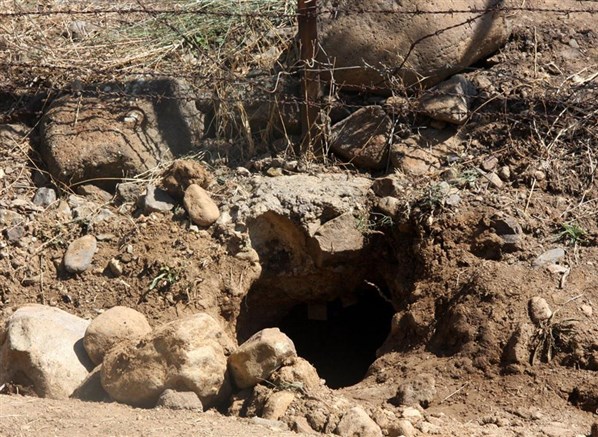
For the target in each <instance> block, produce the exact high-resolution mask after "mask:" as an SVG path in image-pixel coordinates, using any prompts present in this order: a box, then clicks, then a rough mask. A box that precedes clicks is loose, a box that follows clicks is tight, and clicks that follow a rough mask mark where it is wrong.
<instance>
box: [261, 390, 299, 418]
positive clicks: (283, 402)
mask: <svg viewBox="0 0 598 437" xmlns="http://www.w3.org/2000/svg"><path fill="white" fill-rule="evenodd" d="M294 400H295V394H294V393H292V392H290V391H278V392H276V393H272V394H271V395H270V397H269V398H268V400H267V401H266V403H265V404H264V408H263V411H262V417H263V418H265V419H271V420H278V419H280V418H281V417H282V416H284V415H285V413H286V412H287V410H288V409H289V406H290V405H291V404H292V403H293V401H294Z"/></svg>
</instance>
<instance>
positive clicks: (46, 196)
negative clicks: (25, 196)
mask: <svg viewBox="0 0 598 437" xmlns="http://www.w3.org/2000/svg"><path fill="white" fill-rule="evenodd" d="M54 202H56V191H54V190H53V189H52V188H46V187H41V188H38V189H37V191H36V192H35V196H33V204H34V205H37V206H43V207H44V208H45V207H47V206H49V205H50V204H52V203H54Z"/></svg>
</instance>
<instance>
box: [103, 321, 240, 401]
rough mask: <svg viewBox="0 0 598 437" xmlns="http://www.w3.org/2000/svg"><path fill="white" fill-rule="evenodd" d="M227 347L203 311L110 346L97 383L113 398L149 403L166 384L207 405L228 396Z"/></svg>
mask: <svg viewBox="0 0 598 437" xmlns="http://www.w3.org/2000/svg"><path fill="white" fill-rule="evenodd" d="M233 347H234V344H233V342H232V341H231V339H230V338H229V337H228V336H227V335H226V334H225V333H224V331H223V330H222V328H221V326H220V325H219V323H218V322H217V321H216V320H214V319H213V318H212V317H211V316H209V315H207V314H205V313H199V314H196V315H194V316H191V317H187V318H183V319H179V320H175V321H173V322H171V323H168V324H166V325H164V326H162V327H161V328H158V329H156V330H155V331H154V332H152V333H150V334H148V335H146V336H145V337H143V338H142V339H141V340H132V341H128V342H126V343H121V344H120V345H118V346H116V347H114V348H112V349H111V350H110V351H109V352H108V353H107V354H106V355H105V356H104V361H103V364H102V374H101V376H102V386H103V387H104V389H105V390H106V391H107V392H108V394H110V396H111V397H112V398H113V399H115V400H117V401H119V402H123V403H127V404H130V405H134V406H149V407H153V406H154V405H155V404H156V402H157V400H158V397H159V396H160V395H161V394H162V392H163V391H164V390H166V389H168V388H172V389H176V390H179V391H193V392H195V393H196V394H197V396H198V397H199V399H200V400H201V402H202V404H203V405H204V407H206V408H210V407H212V406H214V405H216V404H218V403H220V402H223V401H224V400H225V399H227V397H228V395H229V394H230V385H229V381H228V374H227V362H226V356H227V355H228V354H230V352H231V351H232V349H233Z"/></svg>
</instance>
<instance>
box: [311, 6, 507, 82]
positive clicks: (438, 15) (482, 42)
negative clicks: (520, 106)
mask: <svg viewBox="0 0 598 437" xmlns="http://www.w3.org/2000/svg"><path fill="white" fill-rule="evenodd" d="M497 5H501V6H504V5H505V1H504V0H490V1H488V0H430V1H426V2H421V1H419V0H405V1H401V2H389V1H387V0H364V1H360V2H354V1H353V0H324V1H323V2H321V4H319V5H318V6H321V7H322V9H323V10H324V11H326V12H325V13H321V14H320V15H319V24H318V26H319V44H320V45H321V47H322V49H321V50H320V51H319V54H318V57H319V58H320V60H321V61H324V62H330V63H332V65H333V66H334V68H333V72H332V76H333V77H334V80H335V81H336V83H337V84H339V85H341V86H342V85H350V86H354V87H363V86H365V87H373V88H377V89H382V88H388V87H389V83H388V80H387V79H388V78H389V77H397V76H398V78H399V79H400V80H402V82H403V83H404V84H405V85H407V86H410V85H413V84H415V83H419V82H420V81H422V79H423V82H424V83H425V84H435V83H438V82H439V81H441V80H443V79H444V78H446V77H448V76H450V75H452V74H454V73H456V72H458V71H461V70H462V69H464V68H465V67H468V66H470V65H472V64H473V63H475V62H476V61H478V60H479V59H481V58H483V57H484V56H487V55H488V54H490V53H492V52H494V51H496V50H497V49H498V48H499V47H501V46H502V45H503V44H504V43H506V41H507V39H508V37H509V35H510V29H509V26H508V23H507V20H506V16H505V13H503V12H501V11H493V10H492V8H494V7H496V6H497ZM451 10H459V11H468V10H475V11H478V10H481V11H488V12H487V13H483V12H482V13H480V12H471V13H469V12H461V13H451V12H450V11H451ZM360 11H365V12H360ZM380 11H387V12H380ZM413 11H422V12H427V13H406V12H413ZM349 67H351V68H349Z"/></svg>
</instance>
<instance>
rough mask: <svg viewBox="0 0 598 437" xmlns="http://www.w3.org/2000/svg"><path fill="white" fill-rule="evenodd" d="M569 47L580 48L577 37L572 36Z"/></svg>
mask: <svg viewBox="0 0 598 437" xmlns="http://www.w3.org/2000/svg"><path fill="white" fill-rule="evenodd" d="M569 47H572V48H574V49H579V43H578V42H577V40H576V39H575V38H571V39H570V40H569Z"/></svg>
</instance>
